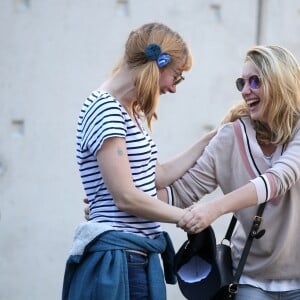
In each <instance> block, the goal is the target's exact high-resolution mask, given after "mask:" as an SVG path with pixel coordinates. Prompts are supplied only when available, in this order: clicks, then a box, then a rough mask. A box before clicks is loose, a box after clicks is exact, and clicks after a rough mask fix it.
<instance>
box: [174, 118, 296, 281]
mask: <svg viewBox="0 0 300 300" xmlns="http://www.w3.org/2000/svg"><path fill="white" fill-rule="evenodd" d="M270 163H271V167H270V165H269V164H270ZM269 164H268V162H267V160H266V158H265V156H264V154H263V152H262V150H261V148H260V146H259V145H258V143H257V141H256V137H255V131H254V129H253V127H252V125H251V122H250V120H249V119H248V118H243V119H241V120H237V121H236V122H234V123H227V124H225V125H224V126H222V127H221V128H220V129H219V130H218V133H217V134H216V135H215V136H214V137H213V138H212V140H211V141H210V142H209V144H208V145H207V146H206V148H205V150H204V152H203V155H202V156H201V157H200V158H199V159H198V161H197V162H196V164H195V166H194V167H193V168H191V169H190V170H189V171H188V172H187V173H186V174H185V175H184V176H183V177H182V178H181V179H179V180H177V181H176V182H174V183H173V184H172V186H171V189H172V193H173V197H174V198H173V203H174V205H176V206H179V207H186V206H189V205H191V204H192V202H194V201H198V200H199V199H200V198H201V197H202V196H204V195H205V194H207V193H210V192H212V191H213V190H215V189H216V188H217V186H220V188H221V190H222V191H223V193H225V194H226V193H228V192H231V191H233V190H235V189H237V188H239V187H241V186H243V185H245V184H247V183H248V182H249V181H252V182H253V183H254V184H255V187H256V191H257V196H258V201H259V203H262V202H264V201H268V204H267V205H266V208H265V211H264V214H263V222H262V224H261V227H260V228H261V229H265V230H266V233H265V235H264V236H263V237H262V238H261V239H259V240H254V241H253V244H252V248H251V250H250V253H249V256H248V259H247V262H246V265H245V268H244V272H243V273H244V274H245V275H248V276H251V277H252V278H258V279H262V280H264V279H268V280H290V279H296V278H298V279H299V278H300V251H299V249H300V181H299V179H300V122H298V124H297V126H296V127H295V129H294V131H293V136H292V139H291V141H290V142H289V144H288V145H279V146H277V148H276V151H275V153H274V154H273V155H272V157H271V158H270V160H269ZM260 174H261V176H260ZM256 210H257V206H253V207H250V208H244V209H241V210H239V211H237V212H235V215H236V217H237V219H238V221H239V222H238V225H237V228H236V231H235V233H234V235H233V237H232V243H233V248H232V255H233V267H234V269H235V268H236V267H237V264H238V261H239V258H240V255H241V252H242V249H243V247H244V244H245V240H246V238H247V236H248V233H249V229H250V226H251V224H252V219H253V216H254V215H255V214H256Z"/></svg>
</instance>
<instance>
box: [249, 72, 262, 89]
mask: <svg viewBox="0 0 300 300" xmlns="http://www.w3.org/2000/svg"><path fill="white" fill-rule="evenodd" d="M249 84H250V87H251V89H255V90H257V89H259V88H260V80H259V78H258V76H256V75H253V76H250V77H249Z"/></svg>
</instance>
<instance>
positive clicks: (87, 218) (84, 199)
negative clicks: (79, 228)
mask: <svg viewBox="0 0 300 300" xmlns="http://www.w3.org/2000/svg"><path fill="white" fill-rule="evenodd" d="M83 203H85V204H87V205H86V206H85V207H84V218H85V219H86V220H87V221H88V220H89V219H90V208H89V205H88V204H89V200H88V198H83Z"/></svg>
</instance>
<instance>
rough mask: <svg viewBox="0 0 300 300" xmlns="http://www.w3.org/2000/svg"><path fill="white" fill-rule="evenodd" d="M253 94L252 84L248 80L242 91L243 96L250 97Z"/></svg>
mask: <svg viewBox="0 0 300 300" xmlns="http://www.w3.org/2000/svg"><path fill="white" fill-rule="evenodd" d="M251 92H252V89H251V87H250V84H249V82H248V80H247V81H246V82H245V85H244V87H243V89H242V91H241V93H242V95H248V94H250V93H251Z"/></svg>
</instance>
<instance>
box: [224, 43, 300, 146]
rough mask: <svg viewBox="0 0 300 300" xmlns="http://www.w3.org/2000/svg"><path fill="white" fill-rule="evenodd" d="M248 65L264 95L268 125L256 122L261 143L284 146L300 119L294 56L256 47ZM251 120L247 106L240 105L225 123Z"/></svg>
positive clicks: (298, 72)
mask: <svg viewBox="0 0 300 300" xmlns="http://www.w3.org/2000/svg"><path fill="white" fill-rule="evenodd" d="M245 61H251V62H252V63H253V64H254V66H255V67H256V69H257V71H258V74H259V77H260V80H261V88H262V89H263V90H262V91H263V95H264V98H265V99H266V101H263V110H264V111H265V112H266V118H267V121H266V123H263V122H261V121H257V120H253V123H254V128H255V130H256V134H257V140H258V141H259V142H260V143H263V144H268V143H273V144H284V143H286V142H288V141H289V139H290V137H291V134H292V130H293V128H294V126H295V124H296V122H297V121H298V119H299V116H300V68H299V63H298V62H297V60H296V58H295V57H294V55H293V54H292V53H291V52H290V51H288V50H287V49H285V48H283V47H280V46H255V47H252V48H250V49H249V50H248V52H247V54H246V58H245ZM241 116H249V111H248V108H247V106H246V104H245V103H244V102H243V103H239V104H237V105H236V106H235V107H233V108H232V109H231V110H230V111H229V113H228V114H227V115H226V116H225V118H224V120H223V122H228V121H234V120H236V119H237V118H239V117H241Z"/></svg>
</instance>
